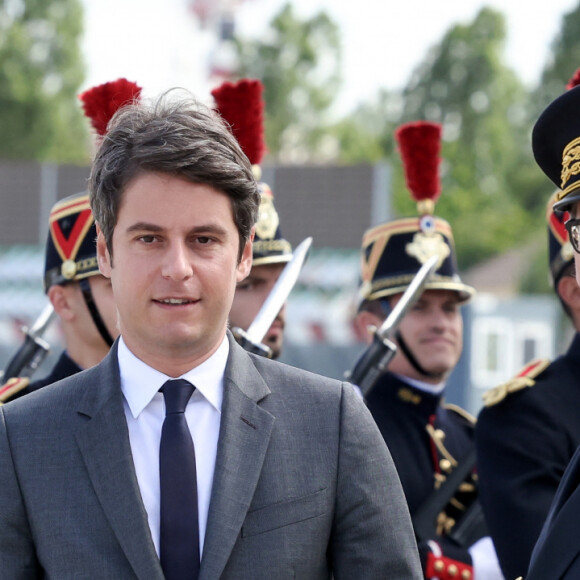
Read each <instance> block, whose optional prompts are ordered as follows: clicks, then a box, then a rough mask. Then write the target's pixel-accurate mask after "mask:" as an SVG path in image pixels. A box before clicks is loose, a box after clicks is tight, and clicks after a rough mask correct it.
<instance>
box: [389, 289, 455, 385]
mask: <svg viewBox="0 0 580 580" xmlns="http://www.w3.org/2000/svg"><path fill="white" fill-rule="evenodd" d="M400 298H401V295H400V294H399V295H397V296H394V297H393V298H392V299H391V306H392V307H394V306H395V304H396V303H397V302H398V301H399V300H400ZM399 331H400V333H401V335H402V337H403V339H404V341H405V343H406V344H407V346H408V348H409V350H410V351H411V353H412V354H413V355H414V357H415V358H416V359H417V361H418V362H419V364H420V365H421V367H422V368H423V369H425V370H426V371H428V372H429V373H433V374H435V375H437V377H436V378H430V377H426V376H425V375H423V374H421V373H419V372H418V371H417V370H416V369H415V368H414V367H413V366H412V365H411V363H410V362H409V360H408V359H407V358H406V356H405V355H404V354H403V353H402V351H401V349H400V348H399V349H397V354H396V356H395V357H394V358H393V360H392V361H391V363H390V365H389V370H391V371H393V372H395V373H398V374H401V375H404V376H407V377H409V378H413V379H417V380H420V381H425V382H431V383H438V382H440V381H441V380H443V379H444V378H445V377H446V376H447V375H448V374H449V373H450V372H451V371H452V370H453V368H454V367H455V365H456V364H457V362H458V361H459V357H460V356H461V351H462V349H463V319H462V317H461V310H460V303H459V300H458V296H457V293H456V292H453V291H451V290H427V291H425V292H424V293H423V296H422V297H421V298H420V299H419V301H418V302H417V303H416V304H415V306H413V308H412V309H411V310H410V311H409V312H408V313H407V314H406V315H405V317H404V318H403V321H402V322H401V324H400V326H399Z"/></svg>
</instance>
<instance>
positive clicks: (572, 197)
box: [532, 86, 580, 211]
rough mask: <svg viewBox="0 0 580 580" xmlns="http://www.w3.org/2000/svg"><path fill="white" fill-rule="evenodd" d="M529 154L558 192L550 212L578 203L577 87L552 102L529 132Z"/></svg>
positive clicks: (579, 96) (579, 114)
mask: <svg viewBox="0 0 580 580" xmlns="http://www.w3.org/2000/svg"><path fill="white" fill-rule="evenodd" d="M532 150H533V152H534V157H535V159H536V162H537V163H538V165H539V166H540V168H541V169H542V171H543V172H544V173H545V174H546V175H547V176H548V177H549V178H550V179H551V180H552V181H553V182H554V184H555V185H556V186H557V187H558V188H559V190H560V191H558V193H557V195H556V201H555V203H554V210H556V211H563V210H568V209H569V208H570V206H571V205H573V204H574V203H576V202H578V201H580V86H576V87H574V88H572V89H570V90H568V91H567V92H565V93H564V94H563V95H561V96H559V97H558V98H557V99H555V100H554V101H552V103H550V104H549V105H548V106H547V107H546V109H545V110H544V112H543V113H542V114H541V115H540V117H539V118H538V120H537V121H536V124H535V125H534V129H533V132H532Z"/></svg>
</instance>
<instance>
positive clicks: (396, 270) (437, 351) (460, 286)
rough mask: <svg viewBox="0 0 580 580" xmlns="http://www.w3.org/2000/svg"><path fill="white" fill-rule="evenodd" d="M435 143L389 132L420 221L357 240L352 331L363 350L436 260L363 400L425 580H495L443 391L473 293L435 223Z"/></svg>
mask: <svg viewBox="0 0 580 580" xmlns="http://www.w3.org/2000/svg"><path fill="white" fill-rule="evenodd" d="M440 133H441V127H440V125H438V124H435V123H428V122H417V123H409V124H406V125H403V126H402V127H400V128H399V129H398V130H397V133H396V136H397V140H398V143H399V149H400V152H401V155H402V158H403V164H404V169H405V175H406V179H407V185H408V188H409V191H410V192H411V194H412V196H413V198H414V200H415V201H416V202H417V208H418V212H419V215H417V216H415V217H409V218H402V219H397V220H394V221H390V222H387V223H385V224H382V225H379V226H376V227H374V228H371V229H370V230H368V231H367V232H366V233H365V234H364V236H363V240H362V251H361V257H362V276H361V279H362V284H361V288H360V293H359V294H360V295H359V308H358V314H357V317H356V325H357V327H358V331H359V335H361V336H363V335H364V334H365V332H366V335H367V336H368V337H369V340H370V338H371V333H372V331H373V330H374V329H375V328H377V327H379V326H380V325H381V324H382V323H383V321H384V320H385V319H386V317H387V316H388V314H389V313H390V312H391V310H392V309H393V308H394V306H395V305H396V304H397V302H398V301H399V300H400V298H401V296H402V294H403V292H404V291H405V290H406V289H407V288H408V287H409V285H410V284H411V282H412V281H413V279H414V278H415V276H416V275H417V273H418V272H419V270H420V269H421V267H422V266H423V264H425V263H426V262H427V261H428V260H429V259H431V258H432V257H433V256H437V257H438V259H439V260H438V263H437V266H436V270H435V272H434V274H433V275H432V276H431V278H430V279H429V281H428V282H427V284H426V286H425V288H426V289H425V291H424V292H423V294H422V296H421V297H420V299H419V300H418V302H417V303H416V304H415V305H414V306H413V307H412V308H411V309H410V311H409V312H407V313H406V314H405V316H404V318H403V319H402V321H401V323H400V325H399V327H398V329H397V331H396V333H395V336H394V338H395V343H396V347H397V350H396V354H395V356H394V357H393V359H392V360H391V362H390V363H389V367H388V370H387V371H386V372H385V373H383V374H382V375H381V376H380V377H379V379H378V380H377V382H376V383H375V384H374V386H373V388H371V389H370V391H369V392H368V393H367V395H366V400H367V405H368V408H369V409H370V411H371V413H372V415H373V417H374V419H375V421H376V423H377V425H378V426H379V429H380V431H381V433H382V435H383V437H384V439H385V441H386V442H387V445H388V447H389V450H390V451H391V454H392V456H393V459H394V461H395V465H396V467H397V471H398V473H399V477H400V478H401V483H402V484H403V490H404V491H405V497H406V498H407V502H408V505H409V511H410V512H411V517H412V519H413V523H414V527H415V533H416V535H417V540H418V544H419V551H420V554H421V562H422V565H423V572H424V575H425V578H438V579H448V578H449V579H451V578H462V579H466V580H468V579H470V578H473V577H474V578H476V579H477V578H488V579H491V578H497V579H500V578H501V577H502V576H501V573H500V572H499V565H498V563H497V557H496V555H495V552H494V550H493V545H492V543H491V540H490V539H489V537H488V536H487V529H486V526H485V522H484V519H483V516H482V515H479V516H477V517H474V518H473V519H471V515H469V516H467V517H464V516H465V515H466V514H468V513H469V514H475V513H477V511H478V510H479V506H478V489H477V476H476V464H475V445H474V423H475V420H474V418H473V417H471V416H470V415H469V414H468V413H467V412H465V411H464V410H463V409H460V408H459V407H456V406H453V405H448V404H445V402H444V396H445V382H446V380H447V378H448V376H449V374H450V373H451V371H452V370H453V369H454V367H455V366H456V364H457V362H458V361H459V357H460V356H461V352H462V348H463V322H462V315H461V305H462V304H464V303H466V302H467V301H468V300H469V299H470V298H471V297H472V296H473V295H474V294H475V290H474V289H473V288H472V287H471V286H468V285H467V284H465V283H464V282H463V281H462V280H461V278H460V276H459V273H458V269H457V261H456V257H455V247H454V241H453V233H452V230H451V226H450V225H449V224H448V223H447V222H446V221H445V220H443V219H441V218H439V217H436V216H435V215H434V213H433V212H434V204H435V201H436V199H437V197H438V196H439V194H440V184H439V175H438V165H439V161H440V159H439V151H440V136H441V135H440ZM369 331H370V332H369ZM463 472H465V475H464V476H463V475H462V476H461V477H460V479H459V481H458V483H457V485H455V484H451V485H452V486H453V495H452V496H451V499H450V500H449V501H447V500H443V499H441V498H442V497H443V495H442V494H441V492H440V491H439V490H440V489H442V486H443V485H444V484H445V483H446V482H447V480H450V481H452V480H453V479H455V478H457V474H460V473H463ZM431 506H435V507H436V509H435V510H433V509H432V507H431ZM479 514H481V512H480V511H479ZM468 519H469V521H470V522H471V523H469V524H467V523H466V522H467V521H468Z"/></svg>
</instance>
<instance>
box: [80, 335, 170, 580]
mask: <svg viewBox="0 0 580 580" xmlns="http://www.w3.org/2000/svg"><path fill="white" fill-rule="evenodd" d="M83 379H84V382H85V383H87V384H86V385H83V386H81V387H80V388H83V387H84V388H83V391H84V398H83V399H82V401H81V404H80V406H79V414H81V415H85V416H86V417H88V421H86V422H84V424H83V425H82V427H80V428H79V429H78V430H77V433H76V440H77V444H78V446H79V449H80V451H81V454H82V456H83V459H84V461H85V464H86V467H87V471H88V473H89V477H90V479H91V482H92V484H93V487H94V489H95V493H96V494H97V496H98V498H99V501H100V502H101V505H102V508H103V511H104V512H105V515H106V517H107V519H108V520H109V523H110V525H111V528H112V529H113V531H114V533H115V536H116V538H117V540H118V542H119V544H120V545H121V547H122V549H123V551H124V552H125V555H126V556H127V559H128V560H129V562H130V563H131V565H132V567H133V569H134V570H135V573H136V575H137V577H138V578H141V579H143V580H151V579H158V580H162V579H163V573H162V571H161V566H160V564H159V559H158V558H157V554H156V552H155V547H154V545H153V541H152V539H151V533H150V529H149V524H148V521H147V513H146V511H145V508H144V506H143V502H142V501H141V493H140V491H139V485H138V483H137V476H136V474H135V468H134V465H133V460H132V454H131V445H130V442H129V433H128V429H127V423H126V419H125V413H124V410H123V395H122V392H121V386H120V379H119V365H118V362H117V348H116V344H115V345H114V346H113V348H112V349H111V352H110V353H109V355H108V356H107V357H106V358H105V360H104V361H103V362H102V363H101V364H100V365H98V366H97V367H95V368H94V369H92V371H88V373H86V374H85V375H84V376H83Z"/></svg>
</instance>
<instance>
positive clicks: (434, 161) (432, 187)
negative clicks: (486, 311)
mask: <svg viewBox="0 0 580 580" xmlns="http://www.w3.org/2000/svg"><path fill="white" fill-rule="evenodd" d="M396 137H397V140H398V143H399V150H400V153H401V157H402V160H403V166H404V169H405V177H406V182H407V186H408V189H409V191H410V193H411V195H412V196H413V199H414V200H415V201H417V207H418V212H419V215H418V216H416V217H408V218H402V219H398V220H394V221H390V222H387V223H385V224H382V225H379V226H376V227H373V228H371V229H369V230H367V231H366V232H365V234H364V235H363V239H362V247H361V254H362V255H361V260H362V276H361V279H362V283H361V287H360V291H359V301H360V302H361V303H362V302H363V301H365V300H376V299H379V298H384V297H388V296H392V295H393V294H398V293H401V292H404V291H405V290H406V289H407V287H408V286H409V284H410V283H411V281H412V280H413V278H414V277H415V275H416V274H417V273H418V271H419V270H420V268H421V266H423V264H425V262H427V261H428V260H429V259H430V258H431V257H432V256H438V257H439V262H438V265H437V268H436V270H435V272H434V273H433V275H432V276H431V279H430V281H429V282H427V284H426V286H425V288H426V289H431V290H453V291H455V292H457V294H458V296H459V299H460V301H462V302H465V301H467V300H469V299H470V298H471V297H472V296H473V295H474V294H475V290H474V289H473V288H472V287H471V286H468V285H467V284H465V283H463V282H462V280H461V278H460V277H459V273H458V269H457V259H456V256H455V245H454V241H453V233H452V231H451V226H450V225H449V224H448V223H447V222H446V221H445V220H444V219H441V218H439V217H436V216H434V215H433V211H434V206H435V201H436V199H437V198H438V197H439V194H440V183H439V173H438V171H439V151H440V137H441V126H440V125H438V124H436V123H430V122H423V121H421V122H415V123H407V124H405V125H402V126H401V127H399V128H398V129H397V132H396Z"/></svg>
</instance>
